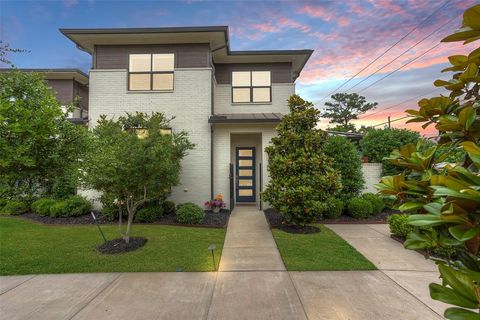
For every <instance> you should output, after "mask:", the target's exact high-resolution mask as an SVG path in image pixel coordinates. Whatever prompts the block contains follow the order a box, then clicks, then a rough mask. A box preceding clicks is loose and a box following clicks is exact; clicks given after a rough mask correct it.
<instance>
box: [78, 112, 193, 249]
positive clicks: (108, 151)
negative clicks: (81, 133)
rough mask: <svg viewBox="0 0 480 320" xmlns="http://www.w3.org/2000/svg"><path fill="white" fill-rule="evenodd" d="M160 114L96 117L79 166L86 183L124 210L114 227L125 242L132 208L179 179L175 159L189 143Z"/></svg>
mask: <svg viewBox="0 0 480 320" xmlns="http://www.w3.org/2000/svg"><path fill="white" fill-rule="evenodd" d="M171 120H172V119H167V118H166V117H165V115H164V114H163V113H152V114H151V115H147V114H145V113H136V114H134V115H133V114H127V115H126V116H124V117H120V118H118V120H107V119H106V117H105V116H102V117H101V119H100V120H99V121H98V125H97V126H96V127H95V129H94V130H93V135H94V138H95V139H94V144H93V149H92V151H91V152H90V157H89V158H88V161H87V163H86V166H85V175H84V179H85V183H86V185H87V186H88V187H91V188H93V189H96V190H98V191H101V192H102V193H103V194H108V195H109V196H111V197H112V198H114V199H115V204H116V205H117V206H118V207H119V210H121V209H122V208H125V210H126V211H127V214H128V221H127V227H126V230H125V232H123V231H122V213H121V212H120V214H119V227H120V232H121V233H122V235H123V238H124V240H125V241H126V242H129V240H130V231H131V225H132V222H133V219H134V217H135V213H136V212H137V210H138V209H139V207H141V206H142V205H143V204H145V203H146V202H148V201H151V200H156V199H160V198H162V197H163V196H164V195H165V193H167V192H168V190H170V188H171V187H172V186H175V185H177V184H178V183H179V175H180V170H181V160H182V159H183V157H184V156H185V155H186V154H187V152H188V150H190V149H193V147H194V145H193V144H192V143H190V141H189V140H188V136H187V133H186V132H183V131H182V132H173V133H172V132H170V130H166V129H167V128H170V121H171Z"/></svg>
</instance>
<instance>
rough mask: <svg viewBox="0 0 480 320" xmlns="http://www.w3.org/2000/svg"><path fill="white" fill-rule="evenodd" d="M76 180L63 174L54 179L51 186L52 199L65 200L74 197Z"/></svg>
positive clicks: (70, 175) (69, 175)
mask: <svg viewBox="0 0 480 320" xmlns="http://www.w3.org/2000/svg"><path fill="white" fill-rule="evenodd" d="M77 183H78V179H77V177H76V176H74V175H73V174H64V175H63V176H60V177H57V178H55V181H54V183H53V186H52V197H53V198H55V199H66V198H68V197H71V196H74V195H75V193H76V192H77Z"/></svg>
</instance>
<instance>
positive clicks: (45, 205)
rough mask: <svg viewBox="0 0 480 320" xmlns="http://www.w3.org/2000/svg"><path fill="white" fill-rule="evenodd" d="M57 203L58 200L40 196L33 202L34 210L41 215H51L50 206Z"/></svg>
mask: <svg viewBox="0 0 480 320" xmlns="http://www.w3.org/2000/svg"><path fill="white" fill-rule="evenodd" d="M56 203H57V200H54V199H50V198H40V199H38V200H37V201H34V202H33V203H32V211H33V213H36V214H38V215H41V216H48V215H50V208H51V207H52V206H53V205H54V204H56Z"/></svg>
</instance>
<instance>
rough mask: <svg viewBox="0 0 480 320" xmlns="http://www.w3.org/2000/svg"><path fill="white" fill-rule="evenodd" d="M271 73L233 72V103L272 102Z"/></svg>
mask: <svg viewBox="0 0 480 320" xmlns="http://www.w3.org/2000/svg"><path fill="white" fill-rule="evenodd" d="M271 101H272V84H271V80H270V71H233V72H232V102H233V103H250V102H271Z"/></svg>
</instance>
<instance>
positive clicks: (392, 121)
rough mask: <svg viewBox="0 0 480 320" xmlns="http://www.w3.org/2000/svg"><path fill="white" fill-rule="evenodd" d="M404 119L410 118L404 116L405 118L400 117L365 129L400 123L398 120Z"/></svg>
mask: <svg viewBox="0 0 480 320" xmlns="http://www.w3.org/2000/svg"><path fill="white" fill-rule="evenodd" d="M406 118H410V116H405V117H401V118H397V119H393V120H389V121H386V122H382V123H379V124H376V125H374V126H369V127H367V128H375V127H378V126H381V125H382V124H389V123H392V122H395V121H400V120H403V119H406Z"/></svg>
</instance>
